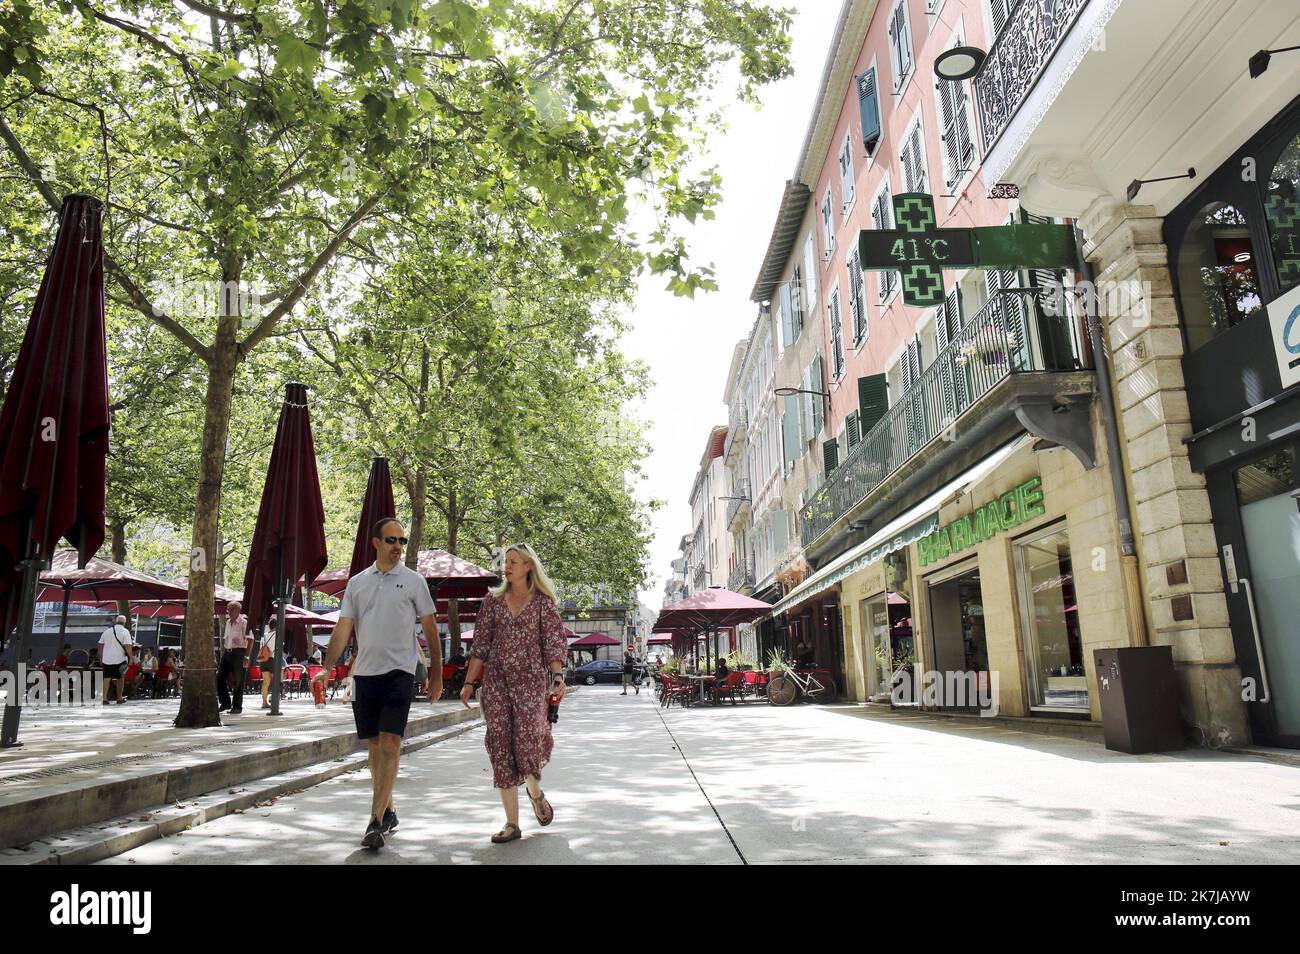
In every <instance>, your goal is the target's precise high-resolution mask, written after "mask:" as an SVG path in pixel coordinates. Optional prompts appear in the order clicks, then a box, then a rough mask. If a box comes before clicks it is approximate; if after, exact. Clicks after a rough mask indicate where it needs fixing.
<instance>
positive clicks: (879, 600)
mask: <svg viewBox="0 0 1300 954" xmlns="http://www.w3.org/2000/svg"><path fill="white" fill-rule="evenodd" d="M862 626H863V630H864V636H865V639H864V642H865V644H866V646H865V648H866V665H865V667H864V668H865V669H866V671H867V696H868V698H869V699H871V701H872V702H888V701H889V685H890V677H891V676H892V675H893V649H892V647H891V646H890V641H889V604H888V603H887V602H885V594H884V593H881V594H880V595H879V596H877V597H874V598H872V599H869V600H863V601H862Z"/></svg>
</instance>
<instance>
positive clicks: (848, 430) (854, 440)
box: [844, 411, 862, 451]
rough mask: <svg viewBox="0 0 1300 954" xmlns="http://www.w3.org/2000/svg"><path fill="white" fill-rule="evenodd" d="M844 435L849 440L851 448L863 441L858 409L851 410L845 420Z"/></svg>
mask: <svg viewBox="0 0 1300 954" xmlns="http://www.w3.org/2000/svg"><path fill="white" fill-rule="evenodd" d="M844 437H845V439H846V440H848V442H849V450H850V451H851V450H853V448H855V447H857V446H858V445H859V444H860V443H862V425H861V419H860V418H859V416H858V412H857V411H850V412H849V416H848V417H847V418H845V421H844Z"/></svg>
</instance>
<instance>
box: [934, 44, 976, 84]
mask: <svg viewBox="0 0 1300 954" xmlns="http://www.w3.org/2000/svg"><path fill="white" fill-rule="evenodd" d="M986 59H988V54H987V53H985V52H984V51H983V50H981V49H980V48H979V47H977V46H954V47H953V48H952V49H951V50H944V51H943V52H942V53H940V54H939V55H938V56H936V57H935V58H934V75H935V76H937V77H939V79H941V80H948V81H949V82H953V83H955V82H957V81H958V80H964V79H970V78H971V77H972V76H974V75H975V74H976V73H978V72H979V71H980V67H982V66H983V65H984V61H985V60H986Z"/></svg>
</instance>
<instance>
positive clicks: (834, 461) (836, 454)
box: [822, 441, 840, 477]
mask: <svg viewBox="0 0 1300 954" xmlns="http://www.w3.org/2000/svg"><path fill="white" fill-rule="evenodd" d="M839 465H840V445H839V442H838V441H826V442H825V443H823V444H822V466H823V468H824V469H825V471H826V476H827V477H829V476H830V475H831V472H832V471H834V470H835V468H836V467H838V466H839Z"/></svg>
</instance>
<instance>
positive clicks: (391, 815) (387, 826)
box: [380, 808, 397, 835]
mask: <svg viewBox="0 0 1300 954" xmlns="http://www.w3.org/2000/svg"><path fill="white" fill-rule="evenodd" d="M395 828H397V812H395V811H393V810H392V809H391V808H390V809H389V810H388V811H386V812H384V822H383V824H382V825H381V826H380V829H381V830H382V831H383V833H384V834H385V835H387V834H388V833H389V832H391V831H393V830H394V829H395Z"/></svg>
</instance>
